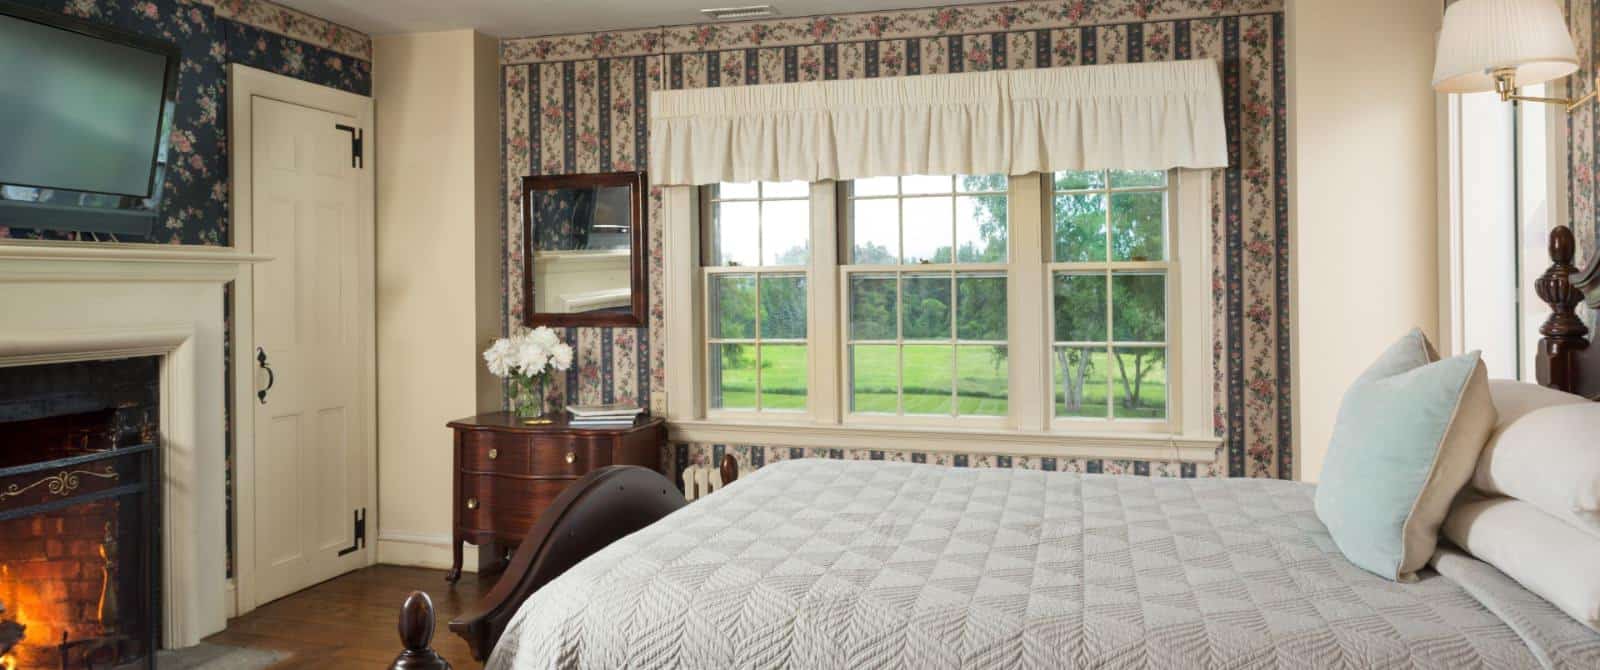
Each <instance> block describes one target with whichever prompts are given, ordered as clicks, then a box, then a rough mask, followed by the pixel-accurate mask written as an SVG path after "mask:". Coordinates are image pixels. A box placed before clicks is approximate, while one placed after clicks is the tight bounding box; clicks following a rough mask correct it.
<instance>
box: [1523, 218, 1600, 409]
mask: <svg viewBox="0 0 1600 670" xmlns="http://www.w3.org/2000/svg"><path fill="white" fill-rule="evenodd" d="M1576 247H1577V245H1576V243H1575V242H1574V240H1573V239H1572V229H1571V228H1568V227H1566V226H1558V227H1556V228H1555V229H1554V230H1551V231H1550V260H1551V262H1552V265H1551V266H1550V269H1549V270H1545V272H1544V275H1543V276H1541V277H1539V280H1538V281H1537V282H1535V283H1534V289H1535V290H1536V291H1537V292H1538V294H1539V299H1541V300H1543V301H1545V303H1547V304H1549V305H1550V310H1551V313H1550V318H1549V319H1546V320H1545V322H1544V325H1543V326H1540V327H1539V333H1540V334H1542V335H1544V338H1543V339H1541V340H1539V353H1538V356H1537V365H1538V375H1539V383H1540V384H1542V385H1544V386H1548V387H1550V388H1554V389H1559V390H1562V391H1566V392H1568V393H1576V394H1578V395H1581V396H1584V397H1586V398H1589V399H1590V400H1600V347H1591V346H1589V341H1590V334H1589V327H1588V326H1585V325H1583V319H1581V318H1579V317H1578V312H1577V309H1578V306H1579V305H1585V306H1587V307H1588V308H1589V309H1600V253H1597V254H1594V258H1590V259H1589V265H1588V267H1585V268H1584V269H1582V270H1579V269H1578V268H1577V267H1576V266H1574V265H1573V264H1572V258H1573V254H1574V253H1575V252H1576Z"/></svg>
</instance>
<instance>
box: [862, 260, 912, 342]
mask: <svg viewBox="0 0 1600 670" xmlns="http://www.w3.org/2000/svg"><path fill="white" fill-rule="evenodd" d="M899 311H900V306H899V300H898V294H897V289H896V287H895V276H894V275H851V277H850V339H853V340H892V339H895V335H896V333H898V332H899V330H898V329H897V328H896V326H895V324H896V323H897V317H898V316H899Z"/></svg>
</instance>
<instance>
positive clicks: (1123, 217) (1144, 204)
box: [1111, 191, 1167, 261]
mask: <svg viewBox="0 0 1600 670" xmlns="http://www.w3.org/2000/svg"><path fill="white" fill-rule="evenodd" d="M1166 219H1167V194H1166V193H1165V192H1162V191H1149V192H1144V193H1117V194H1113V195H1112V196H1111V259H1112V260H1116V261H1161V260H1166V257H1167V251H1166V246H1167V245H1166V244H1165V242H1164V241H1163V240H1162V237H1163V234H1164V232H1165V231H1164V229H1165V228H1166Z"/></svg>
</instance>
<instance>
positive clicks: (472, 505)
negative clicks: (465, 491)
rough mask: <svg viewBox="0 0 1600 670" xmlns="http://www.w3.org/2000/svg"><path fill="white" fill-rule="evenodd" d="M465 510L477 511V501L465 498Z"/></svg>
mask: <svg viewBox="0 0 1600 670" xmlns="http://www.w3.org/2000/svg"><path fill="white" fill-rule="evenodd" d="M467 509H478V499H477V498H467Z"/></svg>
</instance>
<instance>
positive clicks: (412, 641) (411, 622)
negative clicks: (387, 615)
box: [389, 591, 450, 670]
mask: <svg viewBox="0 0 1600 670" xmlns="http://www.w3.org/2000/svg"><path fill="white" fill-rule="evenodd" d="M433 625H434V618H433V599H432V598H429V597H428V594H426V593H423V592H421V591H412V592H411V595H409V596H406V603H405V604H404V605H402V606H401V607H400V642H401V643H402V644H404V645H405V646H406V648H405V651H402V652H400V655H399V656H396V657H395V659H394V664H393V665H391V666H389V667H390V670H450V664H449V663H446V662H445V660H444V659H443V658H441V657H440V656H439V654H438V652H435V651H434V650H433V648H432V647H429V646H428V645H429V644H430V643H432V642H433Z"/></svg>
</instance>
